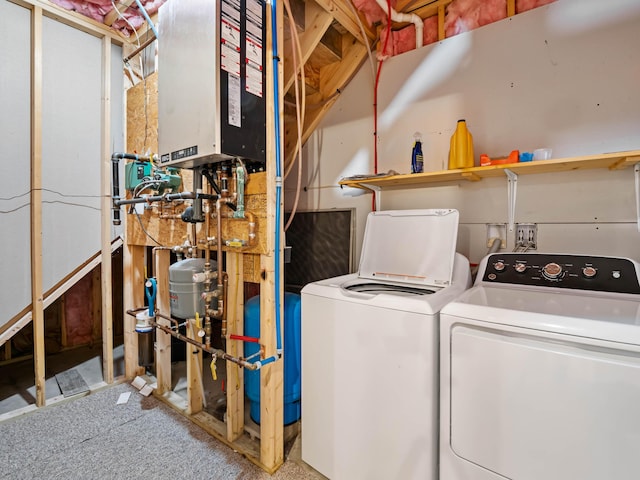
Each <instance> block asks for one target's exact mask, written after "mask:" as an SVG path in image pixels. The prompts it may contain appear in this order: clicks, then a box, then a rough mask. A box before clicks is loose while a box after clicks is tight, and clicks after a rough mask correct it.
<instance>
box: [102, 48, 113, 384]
mask: <svg viewBox="0 0 640 480" xmlns="http://www.w3.org/2000/svg"><path fill="white" fill-rule="evenodd" d="M101 140H102V141H101V143H102V147H101V158H102V169H101V173H102V175H101V176H102V178H101V186H100V193H101V197H102V200H101V225H102V231H101V238H102V253H101V258H102V266H101V269H100V272H101V284H102V377H103V380H104V381H105V382H106V383H113V295H112V292H111V284H112V275H111V195H110V191H111V188H110V185H111V40H110V39H109V38H108V37H104V38H103V39H102V138H101Z"/></svg>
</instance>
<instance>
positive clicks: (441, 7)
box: [438, 5, 446, 41]
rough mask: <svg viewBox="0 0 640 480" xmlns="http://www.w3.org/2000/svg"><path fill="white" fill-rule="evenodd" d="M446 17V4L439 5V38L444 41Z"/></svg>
mask: <svg viewBox="0 0 640 480" xmlns="http://www.w3.org/2000/svg"><path fill="white" fill-rule="evenodd" d="M444 17H445V6H444V5H439V6H438V40H439V41H442V40H444V38H445V35H446V33H445V31H444Z"/></svg>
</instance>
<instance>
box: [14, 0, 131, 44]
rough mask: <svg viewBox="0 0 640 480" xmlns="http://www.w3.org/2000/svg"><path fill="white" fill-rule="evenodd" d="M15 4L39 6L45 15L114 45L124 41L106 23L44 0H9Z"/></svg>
mask: <svg viewBox="0 0 640 480" xmlns="http://www.w3.org/2000/svg"><path fill="white" fill-rule="evenodd" d="M9 1H10V2H13V3H15V4H17V5H20V6H22V7H25V8H29V9H32V10H33V9H35V8H39V9H40V11H41V12H42V14H43V15H45V16H46V17H49V18H52V19H54V20H57V21H59V22H61V23H64V24H65V25H69V26H70V27H73V28H76V29H78V30H81V31H83V32H85V33H88V34H89V35H93V36H94V37H99V38H102V37H108V38H110V39H111V40H112V41H113V43H115V44H116V45H122V44H123V43H124V41H123V37H122V36H121V35H120V34H119V32H117V31H115V30H113V29H110V28H109V27H107V26H106V25H104V24H102V23H100V22H97V21H96V20H93V19H91V18H89V17H87V16H85V15H82V14H80V13H76V12H73V11H71V10H66V9H64V8H62V7H59V6H58V5H56V4H54V3H51V2H48V1H46V0H9ZM127 41H128V39H127Z"/></svg>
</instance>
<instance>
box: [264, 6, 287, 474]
mask: <svg viewBox="0 0 640 480" xmlns="http://www.w3.org/2000/svg"><path fill="white" fill-rule="evenodd" d="M276 8H277V12H276V18H275V19H274V18H273V16H272V15H271V8H268V9H267V11H268V13H267V18H268V20H269V23H268V24H269V25H271V24H272V22H273V21H277V24H276V27H277V28H276V30H277V32H278V33H277V34H278V39H281V38H282V34H283V24H282V19H283V15H282V8H283V7H282V3H281V2H278V3H277V4H276ZM272 43H273V38H272V35H271V28H269V35H268V36H267V52H269V53H268V65H273V62H272V48H271V45H272ZM270 73H273V71H272V70H271V72H270ZM276 74H277V75H278V77H279V80H280V82H279V84H280V85H282V77H283V68H282V64H279V65H278V71H277V72H276ZM273 88H274V83H273V75H272V74H270V75H267V204H266V212H267V218H266V222H265V223H266V231H267V232H270V234H269V235H267V252H268V254H263V255H261V256H260V270H261V278H262V280H261V282H260V283H261V289H260V292H261V293H260V341H261V344H262V346H263V347H264V355H265V357H270V356H272V355H275V354H276V336H275V295H280V297H282V291H283V289H282V283H283V281H282V280H283V278H282V276H281V285H280V289H279V291H277V292H275V284H274V269H275V265H276V261H278V260H277V259H278V258H279V259H280V260H279V261H280V264H282V241H280V251H279V252H276V249H275V247H276V246H275V238H276V235H279V236H280V239H282V237H283V235H282V216H280V224H276V221H275V220H276V208H277V207H279V208H282V197H281V198H280V200H281V202H280V205H279V206H278V205H277V204H276V188H277V187H276V184H277V183H280V184H281V179H277V178H276V162H280V161H281V160H282V158H277V157H276V155H275V153H276V148H275V146H276V145H275V138H276V135H278V133H277V132H276V125H277V124H276V123H275V122H279V126H280V129H279V135H278V136H279V137H280V138H278V141H281V140H282V131H283V130H282V118H283V110H284V108H283V107H284V105H283V104H284V102H283V101H282V100H283V97H284V95H283V92H282V91H279V92H277V95H278V96H279V106H280V107H279V111H275V98H274V92H273ZM274 118H275V120H274ZM281 153H282V152H281ZM281 272H282V273H284V271H283V270H282V269H281ZM282 311H283V309H282V302H281V303H280V314H281V315H282ZM283 363H284V362H283V361H282V360H278V361H276V362H273V363H270V364H268V365H266V366H264V367H262V368H261V369H260V463H262V464H263V465H264V466H265V467H266V468H267V469H268V470H272V469H275V468H277V467H279V466H280V465H282V463H283V461H284V436H283V433H284V427H283V418H284V417H283V413H284V412H283V408H284V405H283V404H284V390H283V375H284V369H283Z"/></svg>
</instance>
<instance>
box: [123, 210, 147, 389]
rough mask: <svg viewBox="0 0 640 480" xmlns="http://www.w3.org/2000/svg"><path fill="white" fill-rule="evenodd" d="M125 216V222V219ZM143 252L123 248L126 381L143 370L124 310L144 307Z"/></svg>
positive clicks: (131, 322) (132, 324)
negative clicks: (139, 363)
mask: <svg viewBox="0 0 640 480" xmlns="http://www.w3.org/2000/svg"><path fill="white" fill-rule="evenodd" d="M128 216H129V215H125V222H126V221H127V217H128ZM144 250H145V247H139V246H136V245H129V244H126V245H125V246H124V247H123V252H122V253H123V278H124V281H123V283H124V285H123V288H124V293H123V304H124V310H125V312H124V317H123V330H124V370H125V376H126V377H127V378H128V379H133V378H134V377H135V376H136V375H142V374H143V373H144V368H143V367H140V366H139V365H138V337H137V334H136V332H135V327H136V319H135V318H133V317H132V316H131V315H127V313H126V310H132V309H134V308H141V307H142V306H144V280H145V278H144Z"/></svg>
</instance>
